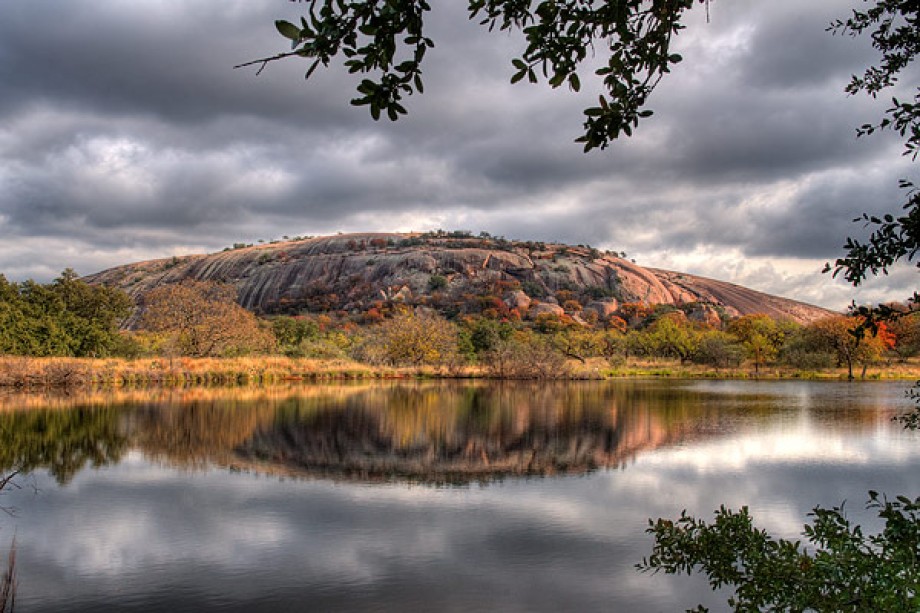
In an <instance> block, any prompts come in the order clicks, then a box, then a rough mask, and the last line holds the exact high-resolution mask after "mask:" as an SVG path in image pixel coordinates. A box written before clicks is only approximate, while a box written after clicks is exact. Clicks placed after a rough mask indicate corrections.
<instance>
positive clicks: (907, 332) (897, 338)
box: [887, 311, 920, 359]
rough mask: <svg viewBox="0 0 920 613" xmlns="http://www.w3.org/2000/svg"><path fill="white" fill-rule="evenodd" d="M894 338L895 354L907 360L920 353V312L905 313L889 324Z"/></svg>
mask: <svg viewBox="0 0 920 613" xmlns="http://www.w3.org/2000/svg"><path fill="white" fill-rule="evenodd" d="M887 325H888V330H889V332H891V334H892V335H893V336H894V347H893V349H894V352H895V353H896V354H897V355H898V356H899V357H900V358H901V359H906V358H909V357H912V356H915V355H917V354H918V353H920V311H911V312H910V313H904V314H902V315H901V316H900V317H897V318H895V319H892V320H891V321H888V322H887Z"/></svg>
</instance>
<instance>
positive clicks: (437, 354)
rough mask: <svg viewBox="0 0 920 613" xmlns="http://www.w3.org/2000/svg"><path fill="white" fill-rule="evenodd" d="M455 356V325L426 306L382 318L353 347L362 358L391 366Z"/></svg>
mask: <svg viewBox="0 0 920 613" xmlns="http://www.w3.org/2000/svg"><path fill="white" fill-rule="evenodd" d="M458 356H459V351H458V347H457V328H456V327H455V326H454V325H453V324H451V323H450V322H448V321H447V320H446V319H444V318H443V317H441V316H440V315H438V314H436V313H433V312H431V311H427V310H421V311H419V312H413V311H407V312H403V313H399V314H397V315H396V316H395V317H393V318H392V319H388V320H386V321H385V322H383V323H382V324H380V325H379V326H377V327H376V329H375V330H373V331H372V332H370V333H369V334H368V336H367V338H365V340H364V342H363V343H362V344H361V345H360V346H359V347H358V349H357V357H358V358H359V359H361V360H363V361H366V362H368V363H370V364H389V365H392V366H414V367H419V366H423V365H445V364H450V363H452V362H454V361H456V360H457V359H458Z"/></svg>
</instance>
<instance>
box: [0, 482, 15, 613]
mask: <svg viewBox="0 0 920 613" xmlns="http://www.w3.org/2000/svg"><path fill="white" fill-rule="evenodd" d="M18 474H19V471H12V472H8V473H6V474H3V475H0V494H2V493H3V491H4V490H5V489H6V488H8V487H10V485H12V484H13V480H14V479H15V478H16V476H17V475H18ZM0 510H3V511H7V509H5V508H2V507H0ZM15 605H16V539H15V538H14V539H13V542H12V543H11V544H10V551H9V554H8V555H7V559H6V569H5V570H4V571H3V576H2V577H0V613H12V611H13V608H14V607H15Z"/></svg>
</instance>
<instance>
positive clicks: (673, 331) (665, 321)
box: [646, 312, 700, 364]
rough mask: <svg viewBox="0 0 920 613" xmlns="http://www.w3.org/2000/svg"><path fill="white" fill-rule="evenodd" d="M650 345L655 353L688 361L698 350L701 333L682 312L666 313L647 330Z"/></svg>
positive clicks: (682, 361)
mask: <svg viewBox="0 0 920 613" xmlns="http://www.w3.org/2000/svg"><path fill="white" fill-rule="evenodd" d="M646 334H647V337H648V346H649V347H650V348H651V350H652V352H653V353H654V354H655V355H659V356H662V357H671V358H679V359H680V361H681V364H683V363H685V362H687V361H688V360H689V359H690V356H692V355H693V353H694V352H695V351H696V350H697V348H698V347H699V343H700V334H699V332H698V331H697V330H694V329H693V327H692V326H691V325H690V323H689V322H688V321H687V318H686V317H685V316H684V314H683V313H681V312H674V313H666V314H665V315H662V316H661V317H659V318H658V319H656V320H655V322H654V323H652V325H650V326H649V328H648V331H647V332H646Z"/></svg>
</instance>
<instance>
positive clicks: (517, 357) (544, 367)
mask: <svg viewBox="0 0 920 613" xmlns="http://www.w3.org/2000/svg"><path fill="white" fill-rule="evenodd" d="M482 363H483V366H484V367H485V370H486V374H488V375H489V376H490V377H497V378H501V379H556V378H561V377H564V376H565V375H566V374H567V373H568V365H567V364H566V359H565V356H563V355H562V354H561V353H560V352H559V351H558V350H556V348H555V347H553V345H552V343H551V342H550V340H549V339H547V338H545V337H541V336H538V335H535V334H533V333H523V332H520V333H517V334H515V335H513V336H511V337H510V338H507V339H503V340H499V341H498V342H497V343H495V345H494V346H493V347H492V349H490V350H489V351H487V352H486V353H485V354H484V355H483V357H482Z"/></svg>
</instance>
